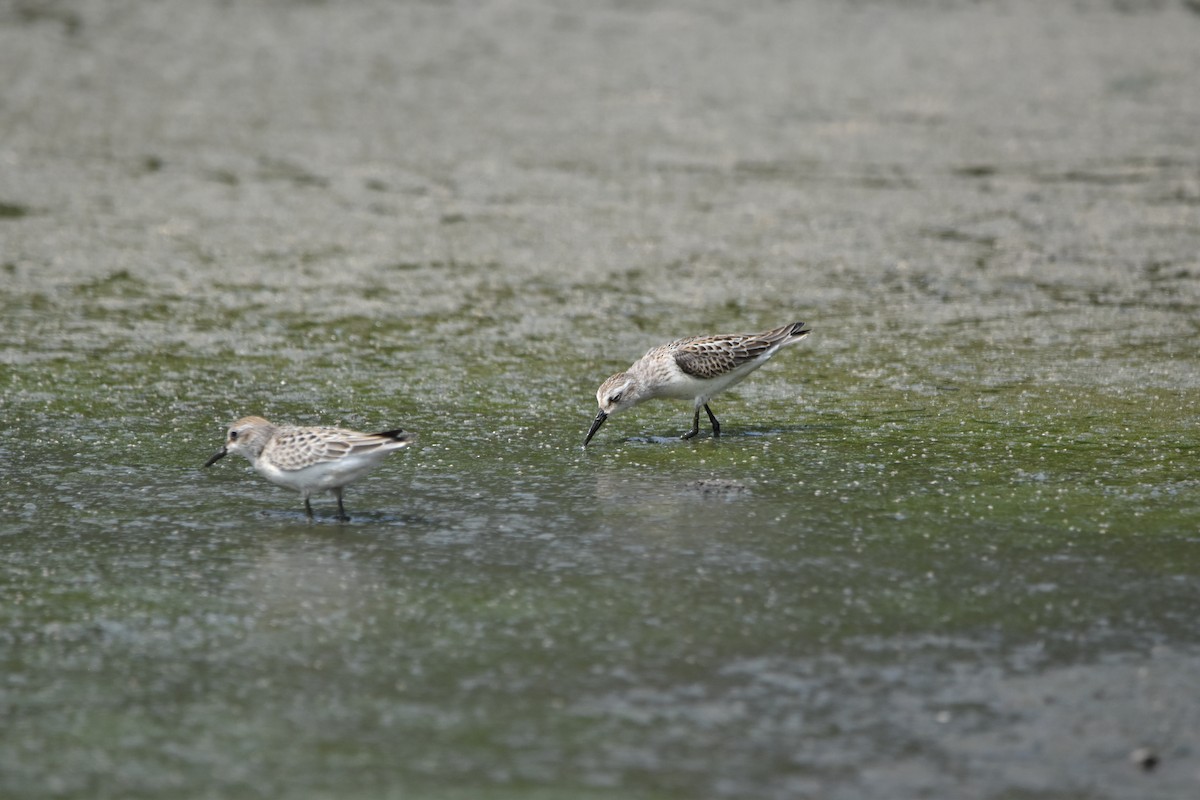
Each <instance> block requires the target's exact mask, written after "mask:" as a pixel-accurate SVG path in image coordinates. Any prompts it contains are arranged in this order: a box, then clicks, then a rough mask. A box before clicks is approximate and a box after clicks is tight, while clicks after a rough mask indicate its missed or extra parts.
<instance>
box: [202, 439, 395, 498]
mask: <svg viewBox="0 0 1200 800" xmlns="http://www.w3.org/2000/svg"><path fill="white" fill-rule="evenodd" d="M414 438H415V435H414V434H411V433H405V432H404V431H402V430H400V429H396V430H390V431H382V432H380V433H360V432H358V431H351V430H346V429H345V428H332V427H303V428H302V427H293V426H290V425H273V424H271V423H270V422H268V421H267V420H265V419H263V418H262V417H243V418H242V419H239V420H238V421H237V422H235V423H233V424H232V425H230V426H229V430H228V432H227V433H226V438H225V447H223V448H222V449H221V450H220V451H219V452H218V453H216V455H214V456H213V457H212V458H210V459H209V460H208V463H207V464H205V466H212V465H213V464H215V463H216V462H217V461H219V460H220V459H221V458H223V457H224V456H225V455H226V454H228V453H237V454H239V455H241V456H244V457H245V458H246V460H248V461H249V462H250V463H251V464H253V465H254V469H255V470H257V471H258V473H259V474H261V475H262V476H263V477H264V478H266V479H267V480H269V481H271V482H272V483H276V484H279V485H280V486H287V487H290V488H292V489H296V490H297V491H299V492H300V494H301V496H302V497H303V498H304V510H305V513H307V514H308V516H309V517H310V518H311V517H312V506H311V505H310V504H309V501H308V498H309V496H310V495H311V494H313V493H314V492H321V491H330V492H333V494H334V496H335V497H337V501H338V517H339V519H349V517H347V516H346V510H345V507H344V506H343V505H342V489H343V488H344V487H345V486H347V485H349V484H350V483H353V482H354V481H355V480H357V479H358V478H360V477H362V476H363V475H365V474H366V473H367V472H369V471H370V470H371V469H372V468H374V467H375V466H376V465H377V464H378V463H379V462H380V461H381V460H382V459H383V457H384V456H386V455H387V454H388V453H390V452H392V451H393V450H398V449H400V448H402V447H406V446H407V445H408V444H409V443H410V442H412V440H413V439H414Z"/></svg>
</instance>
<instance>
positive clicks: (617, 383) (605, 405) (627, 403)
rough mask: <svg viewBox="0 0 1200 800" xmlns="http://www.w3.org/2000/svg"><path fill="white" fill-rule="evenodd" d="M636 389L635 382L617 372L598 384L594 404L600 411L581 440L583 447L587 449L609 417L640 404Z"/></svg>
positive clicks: (631, 377) (633, 379)
mask: <svg viewBox="0 0 1200 800" xmlns="http://www.w3.org/2000/svg"><path fill="white" fill-rule="evenodd" d="M638 387H639V384H638V382H637V380H636V379H635V378H633V376H631V375H629V374H628V373H625V372H618V373H617V374H616V375H613V376H612V377H611V378H609V379H608V380H606V381H605V382H604V383H602V384H600V388H599V389H597V390H596V402H597V403H599V405H600V410H599V411H598V412H597V413H596V418H595V419H594V420H592V427H591V428H589V429H588V432H587V437H586V438H585V439H584V440H583V446H584V447H587V444H588V442H590V441H591V440H592V437H593V436H595V435H596V431H598V430H600V426H601V425H603V424H604V420H606V419H608V418H609V416H610V415H612V414H615V413H617V412H618V411H624V410H625V409H627V408H632V407H633V406H635V405H637V404H638V403H639V402H641V400H642V396H641V394H640V393H639V389H638Z"/></svg>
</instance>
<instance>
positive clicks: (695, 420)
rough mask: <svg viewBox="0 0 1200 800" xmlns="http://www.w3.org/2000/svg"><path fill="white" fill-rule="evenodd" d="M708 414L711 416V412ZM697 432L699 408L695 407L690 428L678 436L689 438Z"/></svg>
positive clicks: (698, 429)
mask: <svg viewBox="0 0 1200 800" xmlns="http://www.w3.org/2000/svg"><path fill="white" fill-rule="evenodd" d="M706 408H707V406H706ZM709 415H710V416H711V412H710V414H709ZM699 432H700V409H698V408H697V409H696V415H695V416H694V417H692V429H691V430H690V431H688V432H687V433H685V434H684V435H683V436H680V437H679V438H680V439H690V438H692V437H693V436H695V435H696V434H697V433H699Z"/></svg>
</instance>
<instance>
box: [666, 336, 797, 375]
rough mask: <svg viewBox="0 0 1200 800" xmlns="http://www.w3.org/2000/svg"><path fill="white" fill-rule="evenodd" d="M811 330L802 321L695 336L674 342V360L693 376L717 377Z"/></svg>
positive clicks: (672, 344) (672, 345)
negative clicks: (750, 330)
mask: <svg viewBox="0 0 1200 800" xmlns="http://www.w3.org/2000/svg"><path fill="white" fill-rule="evenodd" d="M807 333H808V331H806V330H803V323H795V324H792V325H784V326H783V327H781V328H775V329H773V330H769V331H764V332H763V333H734V334H728V335H722V336H695V337H692V338H690V339H680V340H679V341H677V342H672V343H671V345H670V346H671V347H672V348H673V349H674V350H675V363H676V364H677V365H678V366H679V368H680V369H681V370H683V371H684V372H685V373H686V374H688V375H691V376H692V377H694V378H706V379H707V378H716V377H719V376H721V375H725V374H727V373H728V372H731V371H732V370H735V369H737V368H738V367H740V366H741V365H743V364H746V363H748V362H750V361H754V360H756V359H758V358H760V357H761V356H762V355H763V354H764V353H765V352H767V351H768V350H770V349H771V348H772V347H774V346H775V345H778V344H780V343H781V342H784V341H786V340H789V339H793V338H801V337H802V336H804V335H806V334H807Z"/></svg>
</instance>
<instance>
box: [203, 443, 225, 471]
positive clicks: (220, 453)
mask: <svg viewBox="0 0 1200 800" xmlns="http://www.w3.org/2000/svg"><path fill="white" fill-rule="evenodd" d="M227 455H229V451H228V450H226V449H225V448H224V447H222V448H221V449H220V450H218V451H217V452H216V453H214V454H213V457H212V458H210V459H209V460H208V461H205V462H204V466H206V467H211V466H212V465H213V464H215V463H217V462H218V461H220V460H221V459H222V458H224V457H225V456H227Z"/></svg>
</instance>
